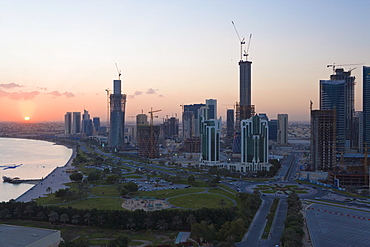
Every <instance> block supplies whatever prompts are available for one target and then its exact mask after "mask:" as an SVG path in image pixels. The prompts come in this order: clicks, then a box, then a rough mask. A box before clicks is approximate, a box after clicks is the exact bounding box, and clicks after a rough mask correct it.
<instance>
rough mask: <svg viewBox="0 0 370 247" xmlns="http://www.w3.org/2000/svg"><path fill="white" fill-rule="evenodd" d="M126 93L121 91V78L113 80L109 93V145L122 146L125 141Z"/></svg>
mask: <svg viewBox="0 0 370 247" xmlns="http://www.w3.org/2000/svg"><path fill="white" fill-rule="evenodd" d="M125 107H126V94H122V93H121V80H114V81H113V94H111V95H110V128H109V146H111V147H119V146H123V145H124V142H125Z"/></svg>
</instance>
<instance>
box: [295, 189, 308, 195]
mask: <svg viewBox="0 0 370 247" xmlns="http://www.w3.org/2000/svg"><path fill="white" fill-rule="evenodd" d="M294 192H295V193H297V194H307V191H305V190H294Z"/></svg>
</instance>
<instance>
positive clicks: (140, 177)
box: [124, 174, 143, 179]
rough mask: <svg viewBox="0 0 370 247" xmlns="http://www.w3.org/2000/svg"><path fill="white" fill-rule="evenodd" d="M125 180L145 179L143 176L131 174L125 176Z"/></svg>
mask: <svg viewBox="0 0 370 247" xmlns="http://www.w3.org/2000/svg"><path fill="white" fill-rule="evenodd" d="M124 178H135V179H142V178H143V176H140V175H135V174H131V175H124Z"/></svg>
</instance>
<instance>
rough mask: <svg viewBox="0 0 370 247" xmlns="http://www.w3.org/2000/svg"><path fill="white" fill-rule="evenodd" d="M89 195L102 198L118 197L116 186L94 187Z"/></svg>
mask: <svg viewBox="0 0 370 247" xmlns="http://www.w3.org/2000/svg"><path fill="white" fill-rule="evenodd" d="M90 193H91V194H93V195H96V196H103V197H119V196H120V193H119V191H118V190H117V186H94V187H91V188H90Z"/></svg>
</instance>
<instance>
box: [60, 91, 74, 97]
mask: <svg viewBox="0 0 370 247" xmlns="http://www.w3.org/2000/svg"><path fill="white" fill-rule="evenodd" d="M62 94H63V95H64V96H66V97H67V98H73V97H75V95H74V94H73V93H71V92H64V93H62Z"/></svg>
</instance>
